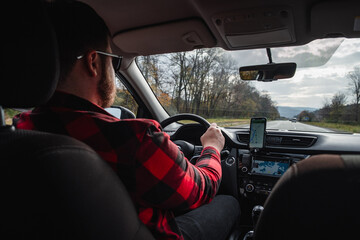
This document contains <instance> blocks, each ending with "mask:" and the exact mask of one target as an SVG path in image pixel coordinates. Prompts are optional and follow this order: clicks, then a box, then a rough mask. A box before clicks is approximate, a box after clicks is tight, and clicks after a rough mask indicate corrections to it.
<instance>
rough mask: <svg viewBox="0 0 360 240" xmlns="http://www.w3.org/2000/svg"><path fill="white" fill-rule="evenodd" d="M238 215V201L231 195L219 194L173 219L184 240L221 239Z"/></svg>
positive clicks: (224, 236)
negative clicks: (208, 201)
mask: <svg viewBox="0 0 360 240" xmlns="http://www.w3.org/2000/svg"><path fill="white" fill-rule="evenodd" d="M239 217H240V206H239V202H238V201H237V200H236V199H235V198H234V197H232V196H226V195H219V196H216V197H215V198H214V199H213V200H212V202H211V203H209V204H206V205H203V206H201V207H199V208H197V209H194V210H192V211H190V212H188V213H185V214H184V215H182V216H178V217H176V218H175V220H176V223H177V225H178V227H179V228H180V231H181V232H182V234H183V236H184V239H185V240H195V239H196V240H205V239H206V240H212V239H214V240H215V239H216V240H222V239H225V238H226V237H227V236H228V235H229V234H230V231H231V229H232V227H233V226H234V224H235V222H236V221H237V220H238V218H239Z"/></svg>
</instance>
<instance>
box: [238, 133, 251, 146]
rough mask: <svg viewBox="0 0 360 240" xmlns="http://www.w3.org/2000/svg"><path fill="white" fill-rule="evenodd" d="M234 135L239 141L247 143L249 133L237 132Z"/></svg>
mask: <svg viewBox="0 0 360 240" xmlns="http://www.w3.org/2000/svg"><path fill="white" fill-rule="evenodd" d="M236 137H237V140H238V141H239V142H241V143H245V144H249V140H250V134H249V133H238V134H236Z"/></svg>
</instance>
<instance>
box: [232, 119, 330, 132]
mask: <svg viewBox="0 0 360 240" xmlns="http://www.w3.org/2000/svg"><path fill="white" fill-rule="evenodd" d="M239 127H242V128H248V127H249V125H241V126H239ZM266 129H267V130H270V129H279V130H290V131H291V130H294V131H304V132H334V131H333V130H330V129H327V128H322V127H316V126H312V125H308V124H304V123H300V122H291V121H289V120H276V121H269V122H267V127H266Z"/></svg>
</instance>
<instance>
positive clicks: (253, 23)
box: [212, 7, 296, 49]
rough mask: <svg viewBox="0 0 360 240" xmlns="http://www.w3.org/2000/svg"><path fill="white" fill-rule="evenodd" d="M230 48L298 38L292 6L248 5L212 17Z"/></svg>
mask: <svg viewBox="0 0 360 240" xmlns="http://www.w3.org/2000/svg"><path fill="white" fill-rule="evenodd" d="M212 20H213V23H214V25H215V26H216V28H217V29H218V31H219V33H220V35H221V36H222V38H223V40H224V41H225V42H226V44H227V45H228V47H229V49H246V48H261V47H264V46H266V47H269V46H281V45H283V44H289V43H294V42H295V41H296V38H295V31H294V22H293V14H292V11H291V9H290V8H288V7H268V8H254V9H244V10H239V11H234V12H228V13H222V14H217V15H215V16H213V17H212Z"/></svg>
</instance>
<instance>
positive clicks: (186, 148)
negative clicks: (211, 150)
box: [160, 113, 226, 163]
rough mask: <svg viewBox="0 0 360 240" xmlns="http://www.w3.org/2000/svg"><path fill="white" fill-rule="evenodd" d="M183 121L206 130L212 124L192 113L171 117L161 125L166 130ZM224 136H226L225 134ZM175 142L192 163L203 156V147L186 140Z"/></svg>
mask: <svg viewBox="0 0 360 240" xmlns="http://www.w3.org/2000/svg"><path fill="white" fill-rule="evenodd" d="M181 120H192V121H194V122H197V123H200V125H202V126H204V127H205V128H206V129H208V128H209V127H210V123H209V122H208V121H207V120H206V119H205V118H203V117H200V116H198V115H195V114H190V113H181V114H177V115H174V116H171V117H169V118H167V119H165V120H164V121H162V122H161V123H160V125H161V127H162V128H165V127H166V126H168V125H170V124H172V123H174V122H177V121H181ZM180 129H181V128H180ZM223 135H224V136H225V134H224V132H223ZM225 139H226V138H225ZM173 142H174V143H175V144H176V145H177V146H178V147H179V148H180V150H181V151H182V152H183V153H184V155H185V157H186V158H188V159H189V160H190V162H191V163H194V162H195V160H196V157H197V156H199V155H200V154H201V151H202V149H203V147H202V146H195V145H193V144H191V143H189V142H186V141H184V140H173Z"/></svg>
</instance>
